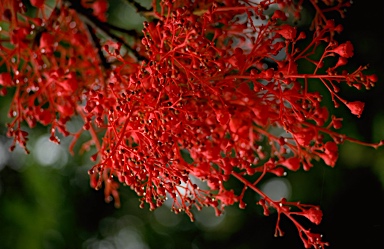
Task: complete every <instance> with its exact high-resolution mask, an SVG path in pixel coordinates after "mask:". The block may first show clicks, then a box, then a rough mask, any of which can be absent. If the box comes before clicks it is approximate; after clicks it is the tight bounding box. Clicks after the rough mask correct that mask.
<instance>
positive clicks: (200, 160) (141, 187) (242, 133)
mask: <svg viewBox="0 0 384 249" xmlns="http://www.w3.org/2000/svg"><path fill="white" fill-rule="evenodd" d="M295 2H297V1H291V0H261V1H250V0H244V1H238V0H223V1H211V0H205V1H185V0H183V1H181V0H180V1H179V0H173V1H171V0H162V1H160V5H159V6H157V5H156V1H154V2H153V6H152V9H151V10H149V11H147V10H145V9H144V8H143V7H141V6H140V5H138V4H137V3H134V2H132V4H133V5H134V6H135V7H136V8H137V10H138V11H140V12H141V13H142V14H143V16H146V17H147V18H148V21H147V22H145V23H144V29H143V32H142V34H138V33H137V32H135V31H132V30H123V29H122V28H119V27H115V26H113V25H110V24H108V23H107V22H105V21H106V11H107V7H108V6H107V4H108V3H107V1H105V0H98V1H91V2H90V1H80V2H77V1H72V0H57V1H56V5H55V6H53V7H50V6H49V5H47V4H45V1H37V0H35V1H31V4H32V6H34V7H35V8H34V11H33V13H34V14H33V15H31V14H30V13H32V12H26V10H25V6H24V5H23V4H22V2H21V1H14V0H5V1H2V3H1V4H0V14H2V19H1V24H0V25H1V26H2V27H3V28H2V30H1V31H0V35H1V36H2V37H5V39H2V40H1V41H0V58H1V61H0V63H1V64H2V65H4V67H5V68H6V72H3V73H1V74H0V86H1V89H0V90H1V93H2V94H6V89H7V88H15V93H14V99H13V101H12V106H11V110H10V116H11V117H13V118H14V119H13V122H11V123H10V124H9V125H8V127H9V132H8V135H9V136H12V137H14V142H15V143H16V142H19V144H20V145H21V146H22V147H24V148H25V146H26V140H27V135H28V134H27V133H26V132H24V131H22V130H21V123H22V122H23V121H26V122H27V124H28V125H29V126H30V127H33V126H35V125H36V123H37V122H39V123H41V124H43V125H48V124H51V125H52V136H51V140H53V141H55V142H59V140H58V138H57V137H56V135H55V132H56V130H57V131H59V132H60V133H61V134H63V135H64V136H67V135H70V134H69V132H67V130H66V128H65V124H66V122H67V121H68V120H69V119H70V118H71V117H73V116H74V115H79V116H80V117H82V118H83V120H84V127H83V129H82V130H80V131H79V132H77V133H75V134H71V135H73V136H74V137H75V140H74V142H75V141H76V139H77V138H78V137H79V136H80V134H81V133H82V132H84V130H87V131H89V132H90V134H91V136H92V141H90V143H92V144H95V145H96V148H97V153H96V154H95V155H94V156H93V157H92V159H93V160H96V161H97V164H96V165H95V166H94V167H93V168H92V169H91V170H90V171H89V174H90V176H91V185H92V187H94V188H97V189H98V188H100V187H102V185H103V184H104V185H105V187H104V188H105V195H106V200H107V201H109V200H111V196H112V197H113V198H114V200H115V205H116V206H119V205H120V204H119V197H118V192H117V188H118V186H119V184H118V182H121V183H123V184H126V185H128V186H130V187H131V188H132V189H133V190H134V191H135V192H136V193H137V194H138V195H139V196H140V197H141V201H142V205H144V203H148V204H149V205H150V209H155V208H156V207H159V206H161V205H162V204H163V203H164V201H165V200H166V199H167V198H172V199H173V211H174V212H175V213H178V212H181V211H184V212H186V213H187V214H188V215H189V216H190V217H191V219H192V220H193V214H192V212H191V209H192V208H197V209H201V208H202V207H204V206H211V207H213V208H214V209H215V210H216V213H217V214H218V215H219V214H220V213H221V212H222V210H223V208H224V207H225V206H227V205H232V204H234V203H235V202H239V204H240V207H245V203H244V201H243V196H244V192H245V191H246V189H251V190H253V191H255V192H256V193H258V194H259V195H260V196H261V200H260V201H259V203H258V204H259V205H261V206H262V207H263V208H264V213H265V214H266V215H268V214H269V209H270V208H274V209H276V210H277V212H278V215H279V220H280V215H281V214H284V215H285V216H287V217H288V218H289V219H291V220H292V221H293V222H294V224H295V225H296V227H297V229H298V232H299V234H300V237H301V239H302V240H303V242H304V244H305V246H306V247H311V246H313V247H315V248H320V247H323V246H324V245H326V244H327V243H325V242H323V241H322V239H321V236H320V235H317V234H312V233H311V232H310V231H309V230H308V229H305V228H304V227H303V226H302V225H300V224H299V223H298V222H297V221H296V220H295V215H300V216H304V217H306V218H308V219H309V220H310V221H311V222H313V223H315V224H319V223H320V221H321V218H322V213H321V211H320V209H319V208H318V207H315V206H312V205H304V204H300V203H298V202H287V201H286V200H281V201H273V200H271V199H270V198H269V197H268V196H266V195H265V194H264V193H263V192H262V191H261V190H260V189H259V188H258V185H257V184H258V183H259V182H260V180H261V179H262V178H263V177H264V176H265V175H266V174H269V173H271V174H275V175H277V176H283V175H285V172H286V170H291V171H297V170H299V169H300V168H303V169H304V170H309V169H310V168H311V167H312V160H313V159H322V160H323V161H324V162H325V163H326V164H327V165H329V166H332V167H333V166H335V163H336V160H337V157H338V148H337V144H340V143H342V142H343V141H344V140H350V141H353V142H358V141H356V140H354V139H352V138H349V137H347V136H345V135H342V134H339V133H337V132H335V131H334V129H339V128H340V127H341V118H336V117H334V116H331V117H330V115H329V113H330V111H329V110H328V109H327V108H326V107H324V106H322V97H321V95H320V94H319V93H317V92H310V91H308V85H309V84H322V85H324V86H326V88H327V89H328V90H329V92H330V94H331V97H332V100H333V101H334V103H335V106H338V105H339V103H343V104H345V105H346V106H347V107H348V108H349V109H350V110H351V113H352V114H354V115H357V116H360V115H361V113H362V111H363V107H364V104H363V103H362V102H360V101H352V102H349V101H347V100H344V99H343V98H342V97H341V96H340V95H339V93H338V92H339V90H338V89H339V87H338V85H339V84H342V83H346V84H348V85H349V86H353V87H355V88H357V89H360V88H362V87H365V88H370V87H371V86H373V85H374V83H375V82H376V81H377V79H376V77H375V76H372V75H370V76H366V75H364V74H363V73H362V71H363V70H364V69H365V68H364V67H359V68H358V69H357V70H356V71H354V72H350V73H348V72H345V71H341V72H340V71H339V67H342V66H343V65H345V64H346V63H347V58H350V57H351V56H352V55H353V46H352V44H351V43H350V42H349V41H347V42H346V43H343V44H340V45H339V44H338V43H337V41H336V40H335V36H336V33H338V32H340V31H341V30H342V27H341V26H340V25H335V24H334V22H333V21H331V20H328V19H327V17H326V15H325V14H326V13H327V12H328V11H329V10H337V11H339V10H341V9H342V8H344V7H346V6H348V5H349V2H344V1H338V2H337V3H335V4H334V5H333V1H325V0H323V3H324V4H326V5H330V7H329V9H326V10H321V9H320V8H319V5H318V4H317V1H314V0H309V2H310V3H312V5H313V7H314V9H315V10H316V17H315V19H314V21H313V23H312V26H313V27H314V28H315V31H314V32H313V34H309V33H305V32H304V31H301V32H300V30H298V29H297V28H296V27H294V26H293V25H292V21H293V19H295V18H298V17H299V16H300V9H301V7H302V6H301V4H302V2H303V1H298V3H295ZM157 7H160V9H157ZM114 31H119V32H120V33H121V32H125V33H126V34H127V35H129V36H131V37H132V38H133V43H134V44H133V45H132V44H130V43H128V42H126V41H125V40H124V38H123V37H122V36H118V35H116V33H115V32H114ZM307 36H309V37H308V40H309V42H303V40H305V39H307V38H306V37H307ZM100 38H106V39H107V41H106V42H104V43H102V42H100ZM122 46H124V47H125V49H122ZM322 46H323V47H325V49H323V50H322V52H321V54H320V55H319V54H317V53H315V52H316V51H319V49H321V48H322ZM124 51H128V52H124ZM332 57H337V58H338V62H337V63H336V64H335V66H334V67H330V68H327V69H324V68H323V65H324V62H325V61H327V60H328V59H329V58H332ZM302 61H307V62H310V63H311V64H313V70H312V72H311V73H305V74H304V73H302V72H301V71H300V63H301V62H302ZM83 104H84V105H83ZM99 134H103V136H102V138H101V139H99V137H100V136H99ZM362 144H365V143H362ZM381 144H382V143H379V144H365V145H369V146H372V147H375V148H377V147H378V146H379V145H381ZM13 146H14V145H13ZM87 146H88V145H87ZM70 149H72V148H70ZM230 178H236V179H238V180H239V181H241V182H242V183H243V184H244V189H243V191H240V192H238V191H236V190H232V189H227V188H226V187H225V185H224V183H225V182H227V181H228V180H229V179H230ZM251 179H257V180H256V181H254V180H253V181H252V180H251ZM204 183H205V184H204ZM297 210H299V211H297ZM276 232H277V235H278V234H281V230H280V227H279V222H278V223H277V226H276Z"/></svg>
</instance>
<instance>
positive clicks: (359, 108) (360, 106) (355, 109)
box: [346, 101, 365, 117]
mask: <svg viewBox="0 0 384 249" xmlns="http://www.w3.org/2000/svg"><path fill="white" fill-rule="evenodd" d="M346 105H347V107H348V108H349V110H351V113H352V114H354V115H356V116H357V117H360V115H361V114H362V113H363V110H364V105H365V103H364V102H361V101H353V102H348V103H346Z"/></svg>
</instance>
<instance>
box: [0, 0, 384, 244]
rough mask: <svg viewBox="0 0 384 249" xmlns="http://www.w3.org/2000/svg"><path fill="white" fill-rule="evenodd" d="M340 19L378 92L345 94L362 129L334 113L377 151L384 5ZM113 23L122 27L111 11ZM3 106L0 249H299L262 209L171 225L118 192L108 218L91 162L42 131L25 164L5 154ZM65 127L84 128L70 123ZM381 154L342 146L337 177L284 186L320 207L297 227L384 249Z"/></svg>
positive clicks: (3, 104)
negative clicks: (317, 216)
mask: <svg viewBox="0 0 384 249" xmlns="http://www.w3.org/2000/svg"><path fill="white" fill-rule="evenodd" d="M117 2H119V1H117ZM115 9H116V6H115ZM131 11H132V9H131ZM116 13H117V12H116ZM346 15H347V16H346V18H345V19H336V22H338V23H341V24H342V25H343V26H344V31H343V33H342V34H341V35H339V36H338V38H337V39H338V40H339V41H341V42H343V41H347V40H350V41H351V42H352V43H353V44H354V48H355V55H354V57H353V58H352V59H351V60H350V68H351V69H353V68H356V67H357V66H359V65H366V64H369V65H370V68H369V70H368V72H370V73H376V74H377V75H378V77H379V82H378V83H377V86H376V87H375V88H373V89H371V90H369V91H360V92H358V91H355V90H353V89H350V88H347V87H345V88H342V91H341V95H342V96H344V97H345V98H346V99H348V100H362V101H364V102H365V103H366V109H365V112H364V113H363V115H362V116H361V118H360V119H359V118H356V117H354V116H353V115H351V114H349V112H348V110H347V109H346V108H344V107H340V108H339V109H338V110H336V112H335V113H336V114H339V116H343V117H344V127H343V129H342V132H344V133H348V134H350V136H352V137H355V138H359V139H361V140H363V141H371V142H378V141H379V140H381V139H384V106H383V103H384V101H383V98H384V96H383V93H384V74H383V72H384V70H383V68H384V61H383V58H384V52H383V51H384V49H383V45H384V44H383V42H384V41H383V33H384V17H383V16H384V5H383V2H382V1H364V0H355V1H354V4H353V5H352V7H351V8H349V9H348V11H347V13H346ZM110 21H112V22H121V21H122V20H121V19H119V16H118V15H117V16H114V12H113V11H112V12H111V13H110ZM141 22H142V21H141V20H138V21H137V23H141ZM139 29H140V28H139ZM9 102H10V96H8V97H2V98H1V99H0V111H1V112H0V123H1V124H2V125H1V127H0V249H8V248H9V249H11V248H12V249H22V248H23V249H24V248H30V249H34V248H36V249H38V248H45V249H48V248H58V249H60V248H87V249H88V248H90V249H96V248H100V249H101V248H103V249H110V248H111V249H112V248H192V249H197V248H257V249H258V248H260V249H264V248H265V249H266V248H303V244H302V242H301V241H300V238H299V237H298V234H297V231H296V229H295V227H294V225H293V224H292V223H291V222H289V221H287V220H285V219H283V220H282V223H281V228H282V229H283V230H284V231H285V236H284V237H279V238H275V237H274V236H273V234H274V228H275V222H276V218H277V217H276V214H271V215H270V216H269V217H264V216H262V210H261V208H260V207H258V206H256V205H252V204H251V203H250V204H249V205H248V207H247V208H246V209H245V210H240V209H238V207H237V206H233V207H229V208H227V209H226V213H225V215H224V216H223V217H220V218H216V217H214V214H213V211H212V210H203V211H202V212H201V213H198V214H197V221H196V222H195V223H191V222H190V221H189V218H188V217H187V216H186V215H185V214H179V215H175V214H173V213H171V212H170V211H169V208H167V207H163V208H161V209H159V210H156V211H155V212H150V211H148V210H147V209H140V208H138V205H139V202H138V198H137V197H136V196H135V195H134V194H133V193H132V192H131V191H130V190H129V188H127V187H121V188H120V193H121V199H122V207H121V208H120V209H115V208H114V207H113V204H112V203H109V204H107V203H105V202H104V196H103V192H102V191H95V190H93V189H91V188H90V187H89V182H88V175H87V170H88V169H89V168H90V167H91V166H92V163H91V162H89V160H88V158H89V156H90V155H91V154H92V152H88V153H85V154H83V155H78V156H76V157H71V156H69V155H67V154H66V153H65V152H64V151H65V148H66V146H67V145H68V143H69V141H68V140H66V139H64V140H63V145H62V147H55V145H48V146H47V144H46V143H44V141H45V140H47V139H46V138H45V140H44V139H40V136H43V135H45V134H47V128H41V129H40V130H39V129H36V130H34V131H33V133H32V135H31V141H30V145H29V146H30V148H31V150H32V155H28V156H25V155H24V154H23V152H22V151H15V152H14V153H12V154H9V153H8V150H7V149H8V147H9V139H7V138H6V137H5V136H4V134H5V132H6V130H5V126H4V124H5V123H6V122H7V121H8V120H7V118H6V113H7V108H8V106H9ZM71 125H72V126H73V127H78V126H80V125H81V124H79V122H77V121H76V120H74V121H73V122H72V123H71ZM47 148H48V149H52V148H54V149H53V152H54V151H56V153H58V154H55V155H56V157H55V156H53V159H52V157H49V156H48V159H47V160H48V161H49V162H48V163H44V162H43V163H41V160H42V159H39V157H38V156H37V155H36V154H38V153H39V152H38V151H39V150H40V151H41V150H42V149H43V152H44V150H45V149H47ZM45 152H46V154H47V153H48V155H49V154H50V153H52V154H54V153H53V152H52V151H48V150H47V151H45ZM383 152H384V149H383V148H379V149H378V150H374V149H372V148H367V147H363V146H360V145H356V144H351V143H345V144H343V145H342V146H341V148H340V160H339V161H338V163H337V165H336V167H335V168H333V169H332V168H329V167H327V166H325V165H323V164H322V163H320V162H319V163H316V165H315V167H314V168H313V170H311V171H310V172H297V173H291V174H289V175H288V176H287V177H286V179H287V180H288V181H289V184H290V186H291V197H290V199H291V200H292V201H297V200H300V201H302V202H303V203H312V204H319V205H321V207H322V209H323V212H324V219H323V222H322V223H321V224H320V225H319V226H313V225H311V224H308V223H305V222H306V221H303V222H304V224H306V225H307V226H308V227H311V228H312V231H314V232H319V233H323V234H324V238H325V241H329V242H330V247H329V248H384V191H383V186H384V153H383ZM43 154H44V153H43ZM39 160H40V161H39ZM252 198H254V199H255V200H256V197H254V196H249V199H250V200H252Z"/></svg>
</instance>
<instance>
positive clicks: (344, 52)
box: [332, 41, 353, 58]
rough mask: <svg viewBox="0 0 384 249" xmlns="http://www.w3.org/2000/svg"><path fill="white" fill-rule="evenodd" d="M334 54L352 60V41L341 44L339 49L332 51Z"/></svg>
mask: <svg viewBox="0 0 384 249" xmlns="http://www.w3.org/2000/svg"><path fill="white" fill-rule="evenodd" d="M332 52H334V53H336V54H338V55H340V56H341V57H344V58H350V57H352V56H353V45H352V43H351V42H350V41H347V42H346V43H343V44H340V45H339V46H338V47H336V48H335V49H333V50H332Z"/></svg>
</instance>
